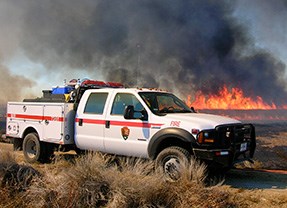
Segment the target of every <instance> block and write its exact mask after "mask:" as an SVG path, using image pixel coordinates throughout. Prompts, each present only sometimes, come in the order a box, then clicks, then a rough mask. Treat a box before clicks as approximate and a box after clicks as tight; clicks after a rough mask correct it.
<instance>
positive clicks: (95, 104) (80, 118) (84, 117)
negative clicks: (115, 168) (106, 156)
mask: <svg viewBox="0 0 287 208" xmlns="http://www.w3.org/2000/svg"><path fill="white" fill-rule="evenodd" d="M108 96H109V93H108V92H106V91H101V90H98V91H97V92H91V93H85V94H84V95H83V97H82V98H81V102H80V104H79V107H78V111H77V115H76V122H75V143H76V145H77V147H78V148H80V149H83V150H95V151H105V148H104V136H105V135H104V130H105V112H106V103H107V99H108Z"/></svg>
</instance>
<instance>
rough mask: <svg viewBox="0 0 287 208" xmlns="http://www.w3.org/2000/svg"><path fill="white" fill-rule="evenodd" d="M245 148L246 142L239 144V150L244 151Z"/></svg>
mask: <svg viewBox="0 0 287 208" xmlns="http://www.w3.org/2000/svg"><path fill="white" fill-rule="evenodd" d="M246 150H247V143H246V142H245V143H242V144H241V145H240V152H244V151H246Z"/></svg>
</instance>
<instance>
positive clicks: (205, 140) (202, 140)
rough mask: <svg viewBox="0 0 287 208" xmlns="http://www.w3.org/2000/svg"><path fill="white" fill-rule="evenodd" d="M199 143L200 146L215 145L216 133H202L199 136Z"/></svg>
mask: <svg viewBox="0 0 287 208" xmlns="http://www.w3.org/2000/svg"><path fill="white" fill-rule="evenodd" d="M197 142H198V143H199V144H209V143H214V142H215V138H214V132H213V131H201V132H199V133H198V134H197Z"/></svg>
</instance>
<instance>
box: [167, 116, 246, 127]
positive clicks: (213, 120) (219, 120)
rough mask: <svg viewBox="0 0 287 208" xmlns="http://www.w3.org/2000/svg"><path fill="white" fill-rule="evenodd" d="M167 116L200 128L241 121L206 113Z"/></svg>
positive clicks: (169, 118)
mask: <svg viewBox="0 0 287 208" xmlns="http://www.w3.org/2000/svg"><path fill="white" fill-rule="evenodd" d="M165 117H166V118H167V119H168V120H171V121H180V122H181V124H185V125H191V126H193V127H196V128H198V129H212V128H215V127H216V126H218V125H222V124H235V123H241V122H240V121H238V120H236V119H232V118H228V117H224V116H218V115H212V114H205V113H177V114H171V113H170V114H167V115H166V116H165Z"/></svg>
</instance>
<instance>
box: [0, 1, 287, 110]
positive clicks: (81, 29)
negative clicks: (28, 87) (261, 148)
mask: <svg viewBox="0 0 287 208" xmlns="http://www.w3.org/2000/svg"><path fill="white" fill-rule="evenodd" d="M4 2H5V4H6V5H8V7H9V8H11V10H12V11H13V12H16V14H17V17H19V19H17V21H16V23H14V22H12V23H11V24H12V25H13V24H15V25H16V26H17V27H15V28H17V38H18V39H17V42H18V43H19V45H18V47H19V48H21V50H23V52H24V54H25V55H26V56H27V57H28V58H29V59H30V60H32V61H33V62H36V63H41V64H44V65H45V66H46V67H47V69H49V70H50V72H51V73H56V72H55V71H53V69H54V68H59V67H63V68H65V69H67V68H69V70H73V69H79V68H80V69H84V70H89V71H91V72H92V71H95V70H97V71H100V72H101V74H103V75H104V76H105V77H106V80H107V81H122V82H124V83H126V84H128V85H139V86H148V87H160V88H165V89H169V90H172V91H174V92H176V93H180V94H181V97H183V98H184V97H187V95H190V94H193V93H194V92H196V91H198V90H201V91H203V92H204V93H217V92H218V90H219V89H220V88H221V87H222V86H223V85H227V86H228V87H239V88H241V89H243V91H244V92H245V93H246V94H247V95H248V96H254V97H255V96H261V97H262V98H263V99H264V100H265V101H266V102H274V103H275V104H277V105H281V104H283V103H284V102H286V100H285V98H286V95H287V92H286V81H285V80H284V79H282V77H284V73H285V65H284V64H283V63H282V62H281V61H280V60H277V59H276V57H274V56H273V55H272V54H270V53H269V52H266V51H263V50H262V49H256V48H255V46H254V43H253V42H252V39H251V38H250V37H249V35H248V30H247V29H246V28H245V27H244V25H243V24H240V23H239V22H238V21H237V20H236V19H235V18H234V16H232V13H233V9H234V5H233V3H230V2H229V1H212V0H192V1H184V0H178V1H174V0H141V1H135V0H121V1H118V0H82V1H77V0H58V1H52V0H47V1H38V0H21V1H16V0H12V1H11V0H9V1H8V0H4ZM2 4H3V3H2ZM11 15H13V13H12V14H11ZM13 20H15V19H13ZM7 24H8V25H10V24H9V23H7ZM8 76H9V75H8ZM85 76H87V75H86V74H83V77H85ZM95 79H96V78H95ZM274 93H276V95H278V96H274Z"/></svg>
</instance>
